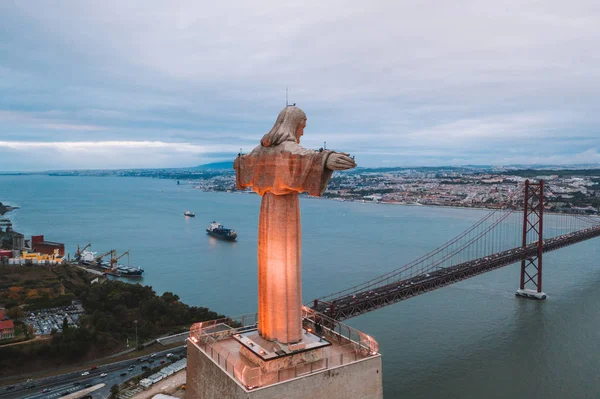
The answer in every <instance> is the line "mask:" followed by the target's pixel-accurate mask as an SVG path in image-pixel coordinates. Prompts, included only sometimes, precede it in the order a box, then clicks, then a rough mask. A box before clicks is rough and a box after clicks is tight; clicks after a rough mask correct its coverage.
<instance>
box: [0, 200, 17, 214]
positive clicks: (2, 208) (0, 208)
mask: <svg viewBox="0 0 600 399" xmlns="http://www.w3.org/2000/svg"><path fill="white" fill-rule="evenodd" d="M15 209H19V207H18V206H10V205H4V204H3V203H2V202H0V216H3V215H4V214H5V213H8V212H10V211H14V210H15Z"/></svg>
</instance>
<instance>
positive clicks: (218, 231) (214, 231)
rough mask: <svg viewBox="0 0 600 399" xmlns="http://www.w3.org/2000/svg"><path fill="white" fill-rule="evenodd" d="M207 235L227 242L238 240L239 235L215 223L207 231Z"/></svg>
mask: <svg viewBox="0 0 600 399" xmlns="http://www.w3.org/2000/svg"><path fill="white" fill-rule="evenodd" d="M206 233H207V234H208V235H210V236H213V237H216V238H221V239H223V240H227V241H235V239H236V238H237V234H236V232H235V231H233V230H231V229H226V228H225V227H223V225H222V224H221V223H217V222H215V221H213V222H212V223H211V224H210V225H209V226H208V228H207V229H206Z"/></svg>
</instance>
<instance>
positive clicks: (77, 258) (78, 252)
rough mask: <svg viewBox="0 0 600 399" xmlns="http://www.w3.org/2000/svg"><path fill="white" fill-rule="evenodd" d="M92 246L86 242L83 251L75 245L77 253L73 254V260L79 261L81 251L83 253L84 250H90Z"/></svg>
mask: <svg viewBox="0 0 600 399" xmlns="http://www.w3.org/2000/svg"><path fill="white" fill-rule="evenodd" d="M91 246H92V243H91V242H88V243H87V244H86V246H85V247H83V249H79V244H77V251H76V252H75V260H77V261H79V260H80V259H81V253H82V252H83V251H85V250H86V249H88V248H90V247H91Z"/></svg>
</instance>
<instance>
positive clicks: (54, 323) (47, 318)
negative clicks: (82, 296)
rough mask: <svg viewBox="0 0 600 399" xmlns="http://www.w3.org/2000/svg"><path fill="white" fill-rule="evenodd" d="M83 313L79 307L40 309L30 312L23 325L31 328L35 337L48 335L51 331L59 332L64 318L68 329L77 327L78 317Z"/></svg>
mask: <svg viewBox="0 0 600 399" xmlns="http://www.w3.org/2000/svg"><path fill="white" fill-rule="evenodd" d="M82 313H83V308H82V307H81V305H69V306H62V307H59V308H52V309H42V310H36V311H33V312H30V313H29V314H28V315H27V318H26V320H24V322H25V324H27V325H29V326H32V327H33V329H34V331H35V334H36V335H49V334H51V333H52V330H53V329H55V330H56V331H57V332H61V331H62V328H63V320H64V319H65V318H66V319H67V323H68V324H69V327H77V325H78V324H79V316H80V315H81V314H82Z"/></svg>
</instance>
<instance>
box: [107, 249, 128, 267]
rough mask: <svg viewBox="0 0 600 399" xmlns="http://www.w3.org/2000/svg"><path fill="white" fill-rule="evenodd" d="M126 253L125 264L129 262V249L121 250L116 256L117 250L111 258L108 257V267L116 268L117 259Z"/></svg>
mask: <svg viewBox="0 0 600 399" xmlns="http://www.w3.org/2000/svg"><path fill="white" fill-rule="evenodd" d="M125 255H127V264H129V250H127V251H125V252H123V253H122V254H121V255H119V256H117V251H116V250H115V251H114V256H113V257H112V258H110V268H111V269H113V270H114V269H116V267H117V261H118V260H119V259H121V258H122V257H123V256H125Z"/></svg>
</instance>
